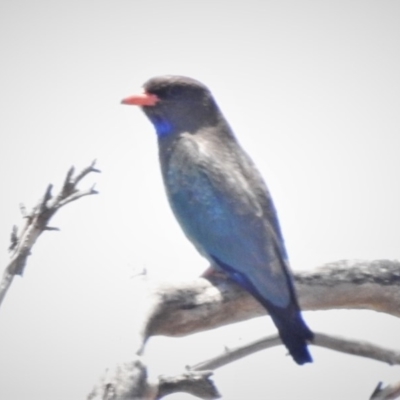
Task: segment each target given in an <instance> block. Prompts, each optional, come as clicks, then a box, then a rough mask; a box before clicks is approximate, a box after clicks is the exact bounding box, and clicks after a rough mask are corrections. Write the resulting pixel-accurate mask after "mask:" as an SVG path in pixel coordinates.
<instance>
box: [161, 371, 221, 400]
mask: <svg viewBox="0 0 400 400" xmlns="http://www.w3.org/2000/svg"><path fill="white" fill-rule="evenodd" d="M212 374H213V373H212V372H211V371H197V372H195V371H187V372H186V373H184V374H181V375H177V376H164V375H162V376H160V377H159V383H158V394H157V397H156V398H157V399H162V398H163V397H165V396H167V395H169V394H172V393H177V392H183V393H189V394H191V395H193V396H196V397H200V398H201V399H209V400H214V399H219V398H220V397H221V395H220V394H219V392H218V390H217V388H216V387H215V385H214V382H213V381H212V380H211V379H210V377H211V375H212Z"/></svg>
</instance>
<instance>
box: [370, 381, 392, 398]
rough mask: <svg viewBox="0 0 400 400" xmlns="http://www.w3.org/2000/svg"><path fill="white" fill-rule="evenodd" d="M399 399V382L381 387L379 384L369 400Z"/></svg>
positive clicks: (380, 383)
mask: <svg viewBox="0 0 400 400" xmlns="http://www.w3.org/2000/svg"><path fill="white" fill-rule="evenodd" d="M399 397H400V382H397V383H394V384H393V385H388V386H386V387H383V385H382V382H379V383H378V385H377V386H376V388H375V390H374V391H373V393H372V395H371V397H370V398H369V400H394V399H398V398H399Z"/></svg>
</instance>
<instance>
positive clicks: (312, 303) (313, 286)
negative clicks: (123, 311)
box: [143, 260, 400, 341]
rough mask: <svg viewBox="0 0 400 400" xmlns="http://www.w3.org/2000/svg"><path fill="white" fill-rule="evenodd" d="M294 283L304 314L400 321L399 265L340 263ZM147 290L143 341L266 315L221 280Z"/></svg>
mask: <svg viewBox="0 0 400 400" xmlns="http://www.w3.org/2000/svg"><path fill="white" fill-rule="evenodd" d="M294 280H295V286H296V289H297V294H298V299H299V303H300V306H301V308H302V309H303V310H328V309H368V310H375V311H380V312H384V313H387V314H391V315H393V316H397V317H399V316H400V263H399V262H398V261H391V260H375V261H360V260H357V261H337V262H335V263H330V264H327V265H325V266H323V267H320V268H316V269H314V270H311V271H307V272H297V273H295V274H294ZM148 286H149V292H150V294H149V296H150V297H149V304H150V306H149V308H148V310H147V314H146V315H145V319H144V321H143V336H144V337H143V340H144V341H145V340H146V339H147V338H148V337H150V336H154V335H165V336H182V335H188V334H191V333H195V332H200V331H204V330H208V329H211V328H216V327H219V326H223V325H227V324H231V323H234V322H239V321H244V320H247V319H250V318H254V317H258V316H261V315H265V314H266V313H267V312H266V310H265V309H264V308H263V307H262V306H261V305H260V304H259V303H258V302H257V301H256V300H255V299H254V298H253V297H252V296H251V295H249V294H248V293H247V292H246V291H244V290H242V289H241V288H240V287H239V286H237V285H236V284H235V283H234V282H232V281H230V280H228V279H226V278H224V277H221V276H210V277H209V278H207V279H205V278H198V279H196V280H193V281H190V282H179V283H174V284H154V283H151V282H149V283H148Z"/></svg>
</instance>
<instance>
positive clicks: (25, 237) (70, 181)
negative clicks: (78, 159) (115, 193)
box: [0, 162, 99, 306]
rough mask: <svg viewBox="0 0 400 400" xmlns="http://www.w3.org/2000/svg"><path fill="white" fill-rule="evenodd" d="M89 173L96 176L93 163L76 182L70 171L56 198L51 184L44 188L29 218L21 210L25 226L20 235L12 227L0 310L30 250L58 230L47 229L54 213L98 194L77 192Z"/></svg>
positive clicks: (1, 291) (0, 285)
mask: <svg viewBox="0 0 400 400" xmlns="http://www.w3.org/2000/svg"><path fill="white" fill-rule="evenodd" d="M90 172H99V171H98V170H97V169H95V168H94V162H93V163H92V164H91V165H90V166H89V167H87V168H85V169H84V170H83V171H82V172H80V173H79V174H78V175H77V176H76V177H75V178H74V177H73V174H74V168H73V167H71V168H70V169H69V171H68V173H67V175H66V178H65V179H64V184H63V186H62V188H61V190H60V193H59V194H58V195H57V196H55V197H53V196H52V193H51V192H52V189H53V185H51V184H50V185H48V186H47V188H46V191H45V193H44V195H43V198H42V199H41V200H40V202H39V203H38V204H37V205H36V206H35V207H34V208H33V209H32V211H31V212H30V213H29V214H28V213H27V212H26V209H25V207H24V206H22V205H21V206H20V208H21V212H22V214H23V216H24V217H25V219H26V223H25V226H24V228H23V229H22V230H21V232H20V233H19V234H18V230H17V228H16V227H15V226H14V227H13V230H12V233H11V245H10V247H9V249H10V251H11V252H12V254H11V259H10V261H9V263H8V265H7V266H6V268H5V270H4V273H3V277H2V279H1V281H0V306H1V303H2V301H3V299H4V297H5V295H6V294H7V291H8V289H9V287H10V285H11V283H12V281H13V279H14V276H15V275H21V276H22V274H23V272H24V268H25V265H26V262H27V259H28V256H29V255H30V254H31V249H32V247H33V245H34V244H35V243H36V240H37V239H38V238H39V236H40V235H41V234H42V233H43V232H44V231H56V230H59V229H58V228H56V227H51V226H49V222H50V220H51V218H52V217H53V215H54V214H55V213H56V212H57V210H59V209H60V208H61V207H63V206H64V205H66V204H68V203H70V202H72V201H75V200H77V199H79V198H81V197H83V196H88V195H91V194H96V193H97V192H96V191H95V190H94V188H91V189H88V190H85V191H79V190H78V188H77V184H78V183H79V182H80V181H81V180H82V178H84V177H85V176H86V175H87V174H89V173H90Z"/></svg>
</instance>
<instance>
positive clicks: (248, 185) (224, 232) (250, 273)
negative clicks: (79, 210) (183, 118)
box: [165, 136, 293, 307]
mask: <svg viewBox="0 0 400 400" xmlns="http://www.w3.org/2000/svg"><path fill="white" fill-rule="evenodd" d="M209 143H210V142H209V141H204V142H202V141H201V140H199V139H197V140H195V139H193V137H192V136H190V137H187V138H184V139H182V140H181V143H179V145H177V146H176V148H175V149H174V156H173V157H171V160H172V161H171V163H169V166H168V168H167V171H166V175H165V179H166V187H167V192H168V195H169V198H170V202H171V206H172V209H173V210H174V213H175V215H176V217H177V218H178V220H179V222H180V224H181V225H182V228H183V230H184V232H185V233H186V235H187V236H188V238H189V239H190V240H191V241H192V242H193V243H194V245H195V246H196V247H197V249H198V250H199V251H200V252H201V253H202V254H203V255H204V256H206V257H207V258H208V259H209V260H210V261H211V262H213V263H216V264H218V266H219V267H220V268H222V269H225V270H227V269H230V270H227V272H228V273H229V274H230V275H231V276H232V277H233V279H235V280H237V281H238V282H239V283H240V277H241V276H242V277H243V279H245V280H247V281H248V282H249V286H250V287H251V289H252V290H251V291H253V292H254V291H256V292H257V293H256V294H257V295H258V297H262V298H264V299H265V300H267V301H269V302H271V303H272V304H274V305H276V306H279V307H285V306H287V304H289V302H290V301H291V300H292V296H293V292H292V287H291V281H290V276H289V274H288V265H287V261H286V252H285V249H284V244H283V241H282V238H281V233H280V230H279V225H278V221H277V218H276V214H275V210H274V208H273V204H272V201H271V199H270V197H269V194H268V191H267V188H266V187H265V184H264V183H263V181H262V178H261V177H260V176H259V174H258V172H257V171H256V170H255V168H254V166H253V165H252V163H251V161H250V160H249V158H248V157H247V155H246V154H245V153H244V152H243V153H242V152H241V150H240V149H239V148H235V147H234V148H226V147H225V148H224V147H222V150H223V151H222V152H221V146H219V148H218V153H216V152H215V151H214V147H213V146H212V145H210V144H209ZM211 144H212V143H211ZM235 152H236V154H234V153H235ZM238 155H239V157H238ZM221 157H222V158H223V159H221ZM235 274H236V276H235Z"/></svg>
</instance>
